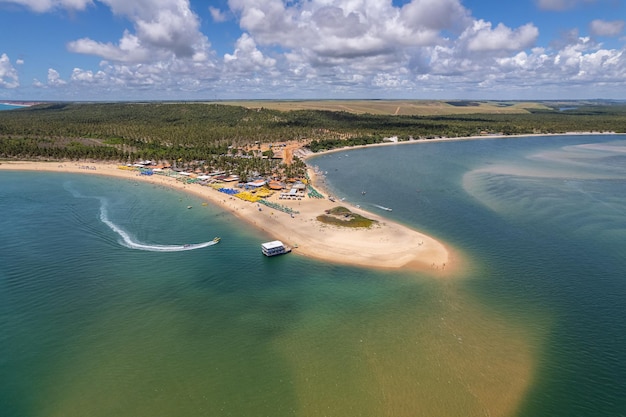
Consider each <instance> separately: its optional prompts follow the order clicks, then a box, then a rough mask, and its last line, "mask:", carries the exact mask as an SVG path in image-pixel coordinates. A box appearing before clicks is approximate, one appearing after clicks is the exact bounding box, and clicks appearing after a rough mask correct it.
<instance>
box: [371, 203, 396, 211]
mask: <svg viewBox="0 0 626 417" xmlns="http://www.w3.org/2000/svg"><path fill="white" fill-rule="evenodd" d="M372 205H373V206H374V207H378V208H379V209H381V210H385V211H392V210H391V209H390V208H389V207H384V206H379V205H378V204H372Z"/></svg>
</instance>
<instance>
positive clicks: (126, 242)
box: [65, 184, 219, 252]
mask: <svg viewBox="0 0 626 417" xmlns="http://www.w3.org/2000/svg"><path fill="white" fill-rule="evenodd" d="M65 189H66V190H68V191H69V192H70V193H71V194H72V195H73V196H74V197H76V198H94V199H97V200H99V201H100V221H102V223H104V224H106V225H107V226H108V227H109V228H110V229H111V230H112V231H114V232H115V233H116V234H117V235H118V236H119V237H120V240H119V241H118V242H119V243H120V244H121V245H122V246H124V247H127V248H129V249H137V250H143V251H148V252H184V251H189V250H196V249H202V248H206V247H208V246H213V245H216V244H217V243H218V242H219V239H218V238H215V239H213V240H211V241H209V242H202V243H191V244H186V245H151V244H147V243H142V242H138V241H137V240H135V239H133V238H132V236H131V235H130V234H129V233H128V232H127V231H125V230H124V229H122V228H121V227H120V226H118V225H117V224H115V223H113V222H112V221H111V219H109V216H108V212H107V201H106V199H105V198H104V197H90V196H83V195H81V194H80V193H79V192H78V191H76V190H74V189H72V188H71V187H69V185H67V184H66V186H65Z"/></svg>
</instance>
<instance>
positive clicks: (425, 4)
mask: <svg viewBox="0 0 626 417" xmlns="http://www.w3.org/2000/svg"><path fill="white" fill-rule="evenodd" d="M624 3H625V2H624V0H515V1H502V0H204V1H199V0H198V1H196V0H0V28H2V38H1V40H0V100H177V99H180V100H215V99H221V100H227V99H342V98H346V99H358V98H371V99H455V98H456V99H503V100H532V99H584V98H612V99H626V29H625V19H626V4H624Z"/></svg>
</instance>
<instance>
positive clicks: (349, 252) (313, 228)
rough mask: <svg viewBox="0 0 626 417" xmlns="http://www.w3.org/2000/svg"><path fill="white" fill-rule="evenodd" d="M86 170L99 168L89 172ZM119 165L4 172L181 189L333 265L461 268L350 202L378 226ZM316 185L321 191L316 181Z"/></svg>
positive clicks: (19, 164)
mask: <svg viewBox="0 0 626 417" xmlns="http://www.w3.org/2000/svg"><path fill="white" fill-rule="evenodd" d="M85 166H89V167H92V168H95V169H84V167H85ZM118 166H119V164H110V163H101V162H99V163H94V162H89V163H87V162H26V161H15V162H13V161H11V162H2V163H1V164H0V171H1V170H20V171H49V172H64V173H76V174H95V175H105V176H111V177H117V178H124V179H132V180H135V181H138V182H146V183H153V184H159V185H163V186H167V187H171V188H175V189H179V190H182V191H184V192H188V193H193V194H195V195H197V196H198V197H200V198H202V199H204V200H206V201H207V202H211V203H212V204H215V205H218V206H220V207H222V208H223V209H226V210H227V211H230V212H231V213H233V214H234V215H235V216H237V217H238V218H240V219H242V220H244V221H246V222H247V223H249V224H251V225H253V226H256V227H257V228H259V229H260V230H263V231H264V232H266V233H267V234H268V235H270V236H271V237H272V238H273V239H278V240H282V241H283V242H284V243H285V244H287V245H289V246H292V247H293V248H294V250H293V251H294V253H299V254H301V255H304V256H308V257H311V258H315V259H319V260H324V261H329V262H333V263H340V264H348V265H355V266H362V267H368V268H381V269H407V270H421V271H430V272H436V273H437V274H438V275H449V274H450V273H451V272H452V271H453V270H454V269H455V267H456V266H458V265H457V264H458V262H453V259H452V252H451V249H450V248H448V247H446V246H445V245H444V244H443V243H441V242H439V241H438V240H436V239H434V238H432V237H430V236H427V235H425V234H423V233H420V232H418V231H416V230H413V229H410V228H408V227H406V226H403V225H401V224H398V223H395V222H392V221H390V220H388V219H385V218H383V217H381V216H378V215H376V214H374V213H369V212H365V211H363V210H361V209H359V208H357V207H352V206H349V205H347V204H344V203H341V205H344V206H347V207H349V208H350V210H351V211H353V212H355V213H359V214H361V215H363V216H365V217H368V218H370V219H373V220H376V221H377V222H378V223H377V224H376V225H375V226H372V227H371V228H367V229H364V228H358V229H357V228H347V227H337V226H330V225H325V224H323V223H321V222H319V221H318V220H317V216H319V215H321V214H323V213H324V211H325V210H328V209H330V208H333V207H336V206H338V205H339V204H337V203H333V202H332V201H329V200H328V199H315V198H308V197H307V198H303V199H302V200H278V195H277V194H274V195H273V196H272V197H270V199H269V200H270V201H275V202H277V203H279V204H281V205H284V206H288V207H291V208H293V209H294V210H296V211H298V212H299V214H295V215H293V217H292V216H291V215H289V214H286V213H283V212H281V211H278V210H274V209H271V208H269V207H266V206H264V205H258V204H256V203H254V204H253V203H249V202H246V201H243V200H240V199H238V198H236V197H231V196H229V195H227V194H224V193H220V192H219V191H216V190H214V189H212V188H210V187H205V186H201V185H198V184H184V183H182V182H180V181H176V180H175V179H173V178H170V177H166V176H162V175H152V176H143V175H139V174H138V173H137V172H136V171H128V170H121V169H119V168H118ZM313 181H315V180H314V179H313ZM313 185H314V186H316V184H315V182H314V183H313ZM259 208H260V209H261V210H259ZM259 252H260V250H259Z"/></svg>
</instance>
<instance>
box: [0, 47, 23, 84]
mask: <svg viewBox="0 0 626 417" xmlns="http://www.w3.org/2000/svg"><path fill="white" fill-rule="evenodd" d="M19 86H20V81H19V77H18V75H17V70H16V69H15V68H14V67H13V65H11V60H10V59H9V57H8V55H7V54H2V55H0V88H17V87H19Z"/></svg>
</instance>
